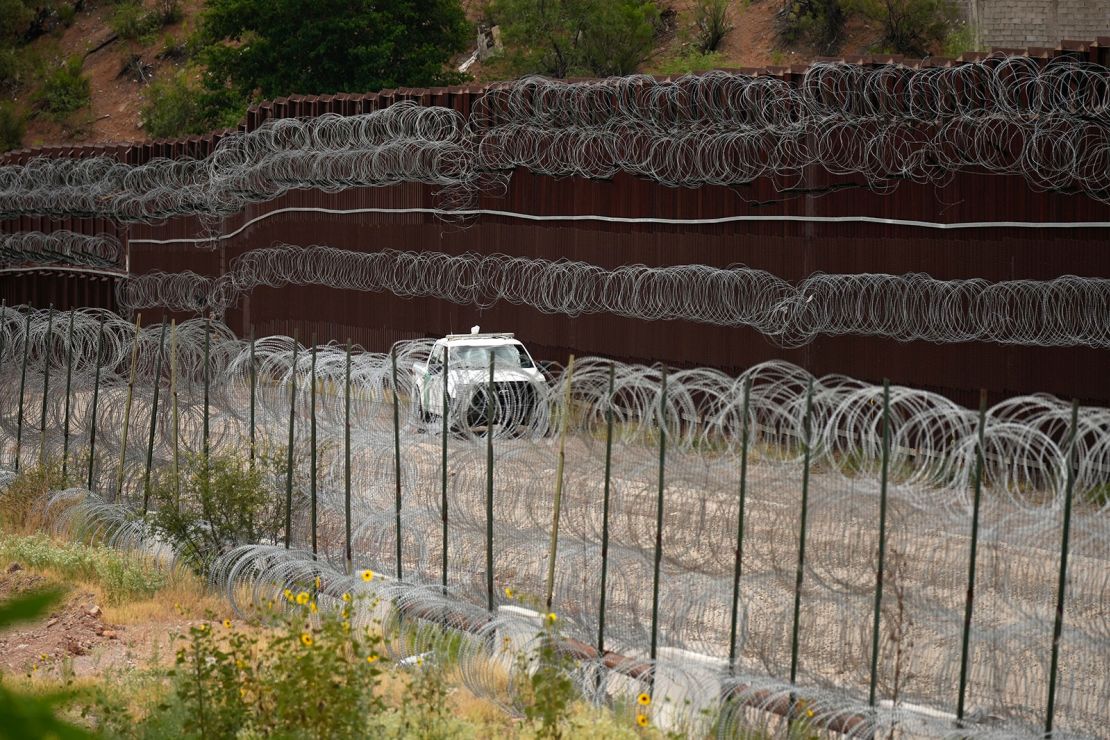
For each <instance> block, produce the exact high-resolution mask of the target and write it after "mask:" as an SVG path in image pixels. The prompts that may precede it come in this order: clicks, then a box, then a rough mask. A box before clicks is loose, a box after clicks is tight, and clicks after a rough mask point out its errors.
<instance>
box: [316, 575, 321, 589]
mask: <svg viewBox="0 0 1110 740" xmlns="http://www.w3.org/2000/svg"><path fill="white" fill-rule="evenodd" d="M316 588H320V576H316Z"/></svg>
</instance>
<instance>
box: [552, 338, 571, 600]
mask: <svg viewBox="0 0 1110 740" xmlns="http://www.w3.org/2000/svg"><path fill="white" fill-rule="evenodd" d="M564 380H565V382H566V386H565V388H564V390H563V418H562V419H561V421H562V425H561V426H560V428H559V451H558V453H557V456H556V460H555V496H554V501H552V511H551V543H550V545H549V547H548V553H547V599H546V604H547V611H548V612H550V611H551V606H552V603H553V602H554V599H555V559H556V558H557V557H558V555H559V515H560V513H561V509H562V505H563V468H564V466H565V465H566V459H567V428H568V427H569V426H570V416H571V384H572V383H573V382H574V355H571V356H570V360H569V361H568V362H567V369H566V372H565V373H564Z"/></svg>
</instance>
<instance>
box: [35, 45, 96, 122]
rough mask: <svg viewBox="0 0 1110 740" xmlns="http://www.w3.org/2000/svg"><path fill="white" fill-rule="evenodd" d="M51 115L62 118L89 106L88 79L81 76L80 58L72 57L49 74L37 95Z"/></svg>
mask: <svg viewBox="0 0 1110 740" xmlns="http://www.w3.org/2000/svg"><path fill="white" fill-rule="evenodd" d="M38 100H39V103H40V104H41V105H42V107H43V108H45V109H46V111H47V112H49V113H50V114H51V115H53V116H54V117H56V118H63V117H65V116H66V115H68V114H70V113H73V112H74V111H76V110H79V109H81V108H84V107H85V106H87V105H88V104H89V100H90V95H89V78H88V77H85V75H83V74H81V57H79V56H72V57H70V58H69V59H68V60H66V61H65V62H63V63H62V64H61V65H60V66H59V67H58V68H57V69H56V70H54V71H53V72H52V73H50V74H49V75H48V76H47V78H46V79H45V80H44V81H43V83H42V88H41V89H40V90H39V93H38Z"/></svg>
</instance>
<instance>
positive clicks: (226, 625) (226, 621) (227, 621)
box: [224, 619, 231, 629]
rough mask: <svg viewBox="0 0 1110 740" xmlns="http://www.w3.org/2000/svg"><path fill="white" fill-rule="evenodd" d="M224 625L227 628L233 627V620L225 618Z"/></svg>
mask: <svg viewBox="0 0 1110 740" xmlns="http://www.w3.org/2000/svg"><path fill="white" fill-rule="evenodd" d="M224 627H225V628H226V629H231V620H230V619H225V620H224Z"/></svg>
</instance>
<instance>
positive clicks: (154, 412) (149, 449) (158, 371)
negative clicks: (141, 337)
mask: <svg viewBox="0 0 1110 740" xmlns="http://www.w3.org/2000/svg"><path fill="white" fill-rule="evenodd" d="M165 346H166V317H165V316H162V331H161V332H159V334H158V361H157V362H156V363H155V369H154V399H153V400H152V401H151V406H150V436H149V437H148V438H147V441H146V470H145V471H144V472H143V516H146V513H147V511H148V510H149V508H150V468H151V464H152V463H153V462H154V435H155V434H156V433H157V431H158V394H159V391H161V389H162V359H163V358H164V357H165Z"/></svg>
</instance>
